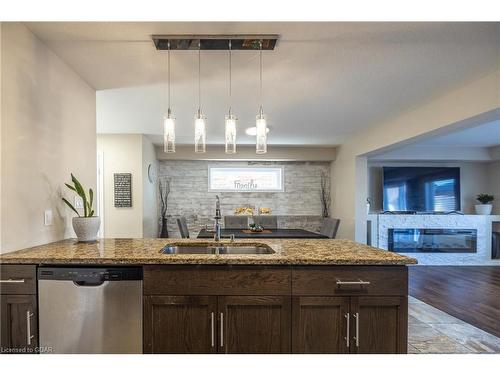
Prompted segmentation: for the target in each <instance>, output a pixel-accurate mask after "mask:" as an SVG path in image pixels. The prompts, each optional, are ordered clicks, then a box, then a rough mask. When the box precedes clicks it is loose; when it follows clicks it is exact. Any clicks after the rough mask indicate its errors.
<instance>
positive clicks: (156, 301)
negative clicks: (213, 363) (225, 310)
mask: <svg viewBox="0 0 500 375" xmlns="http://www.w3.org/2000/svg"><path fill="white" fill-rule="evenodd" d="M216 313H217V297H207V296H145V297H144V352H145V353H215V352H216V350H217V343H216V335H215V332H216V323H217V322H216Z"/></svg>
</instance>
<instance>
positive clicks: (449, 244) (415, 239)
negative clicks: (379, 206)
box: [388, 228, 477, 253]
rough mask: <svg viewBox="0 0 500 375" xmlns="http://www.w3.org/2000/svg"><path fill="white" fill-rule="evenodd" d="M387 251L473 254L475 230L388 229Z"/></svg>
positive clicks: (475, 242) (475, 237)
mask: <svg viewBox="0 0 500 375" xmlns="http://www.w3.org/2000/svg"><path fill="white" fill-rule="evenodd" d="M388 249H389V251H393V252H396V253H475V252H477V230H476V229H416V228H411V229H407V228H404V229H397V228H393V229H389V237H388Z"/></svg>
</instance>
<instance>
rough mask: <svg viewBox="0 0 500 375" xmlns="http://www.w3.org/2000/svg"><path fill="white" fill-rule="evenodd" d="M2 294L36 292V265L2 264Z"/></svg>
mask: <svg viewBox="0 0 500 375" xmlns="http://www.w3.org/2000/svg"><path fill="white" fill-rule="evenodd" d="M0 294H36V266H35V265H31V264H28V265H14V264H12V265H8V264H4V265H1V266H0Z"/></svg>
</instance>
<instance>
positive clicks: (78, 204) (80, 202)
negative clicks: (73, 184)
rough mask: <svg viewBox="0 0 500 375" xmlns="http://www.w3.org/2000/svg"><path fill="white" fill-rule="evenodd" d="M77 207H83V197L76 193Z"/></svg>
mask: <svg viewBox="0 0 500 375" xmlns="http://www.w3.org/2000/svg"><path fill="white" fill-rule="evenodd" d="M75 208H83V199H82V198H80V197H79V196H78V195H75Z"/></svg>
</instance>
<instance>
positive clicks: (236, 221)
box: [224, 215, 248, 229]
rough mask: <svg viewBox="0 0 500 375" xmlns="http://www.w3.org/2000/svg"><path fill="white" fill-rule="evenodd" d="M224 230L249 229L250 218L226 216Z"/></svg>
mask: <svg viewBox="0 0 500 375" xmlns="http://www.w3.org/2000/svg"><path fill="white" fill-rule="evenodd" d="M224 228H226V229H247V228H248V216H243V215H241V216H237V215H228V216H224Z"/></svg>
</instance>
